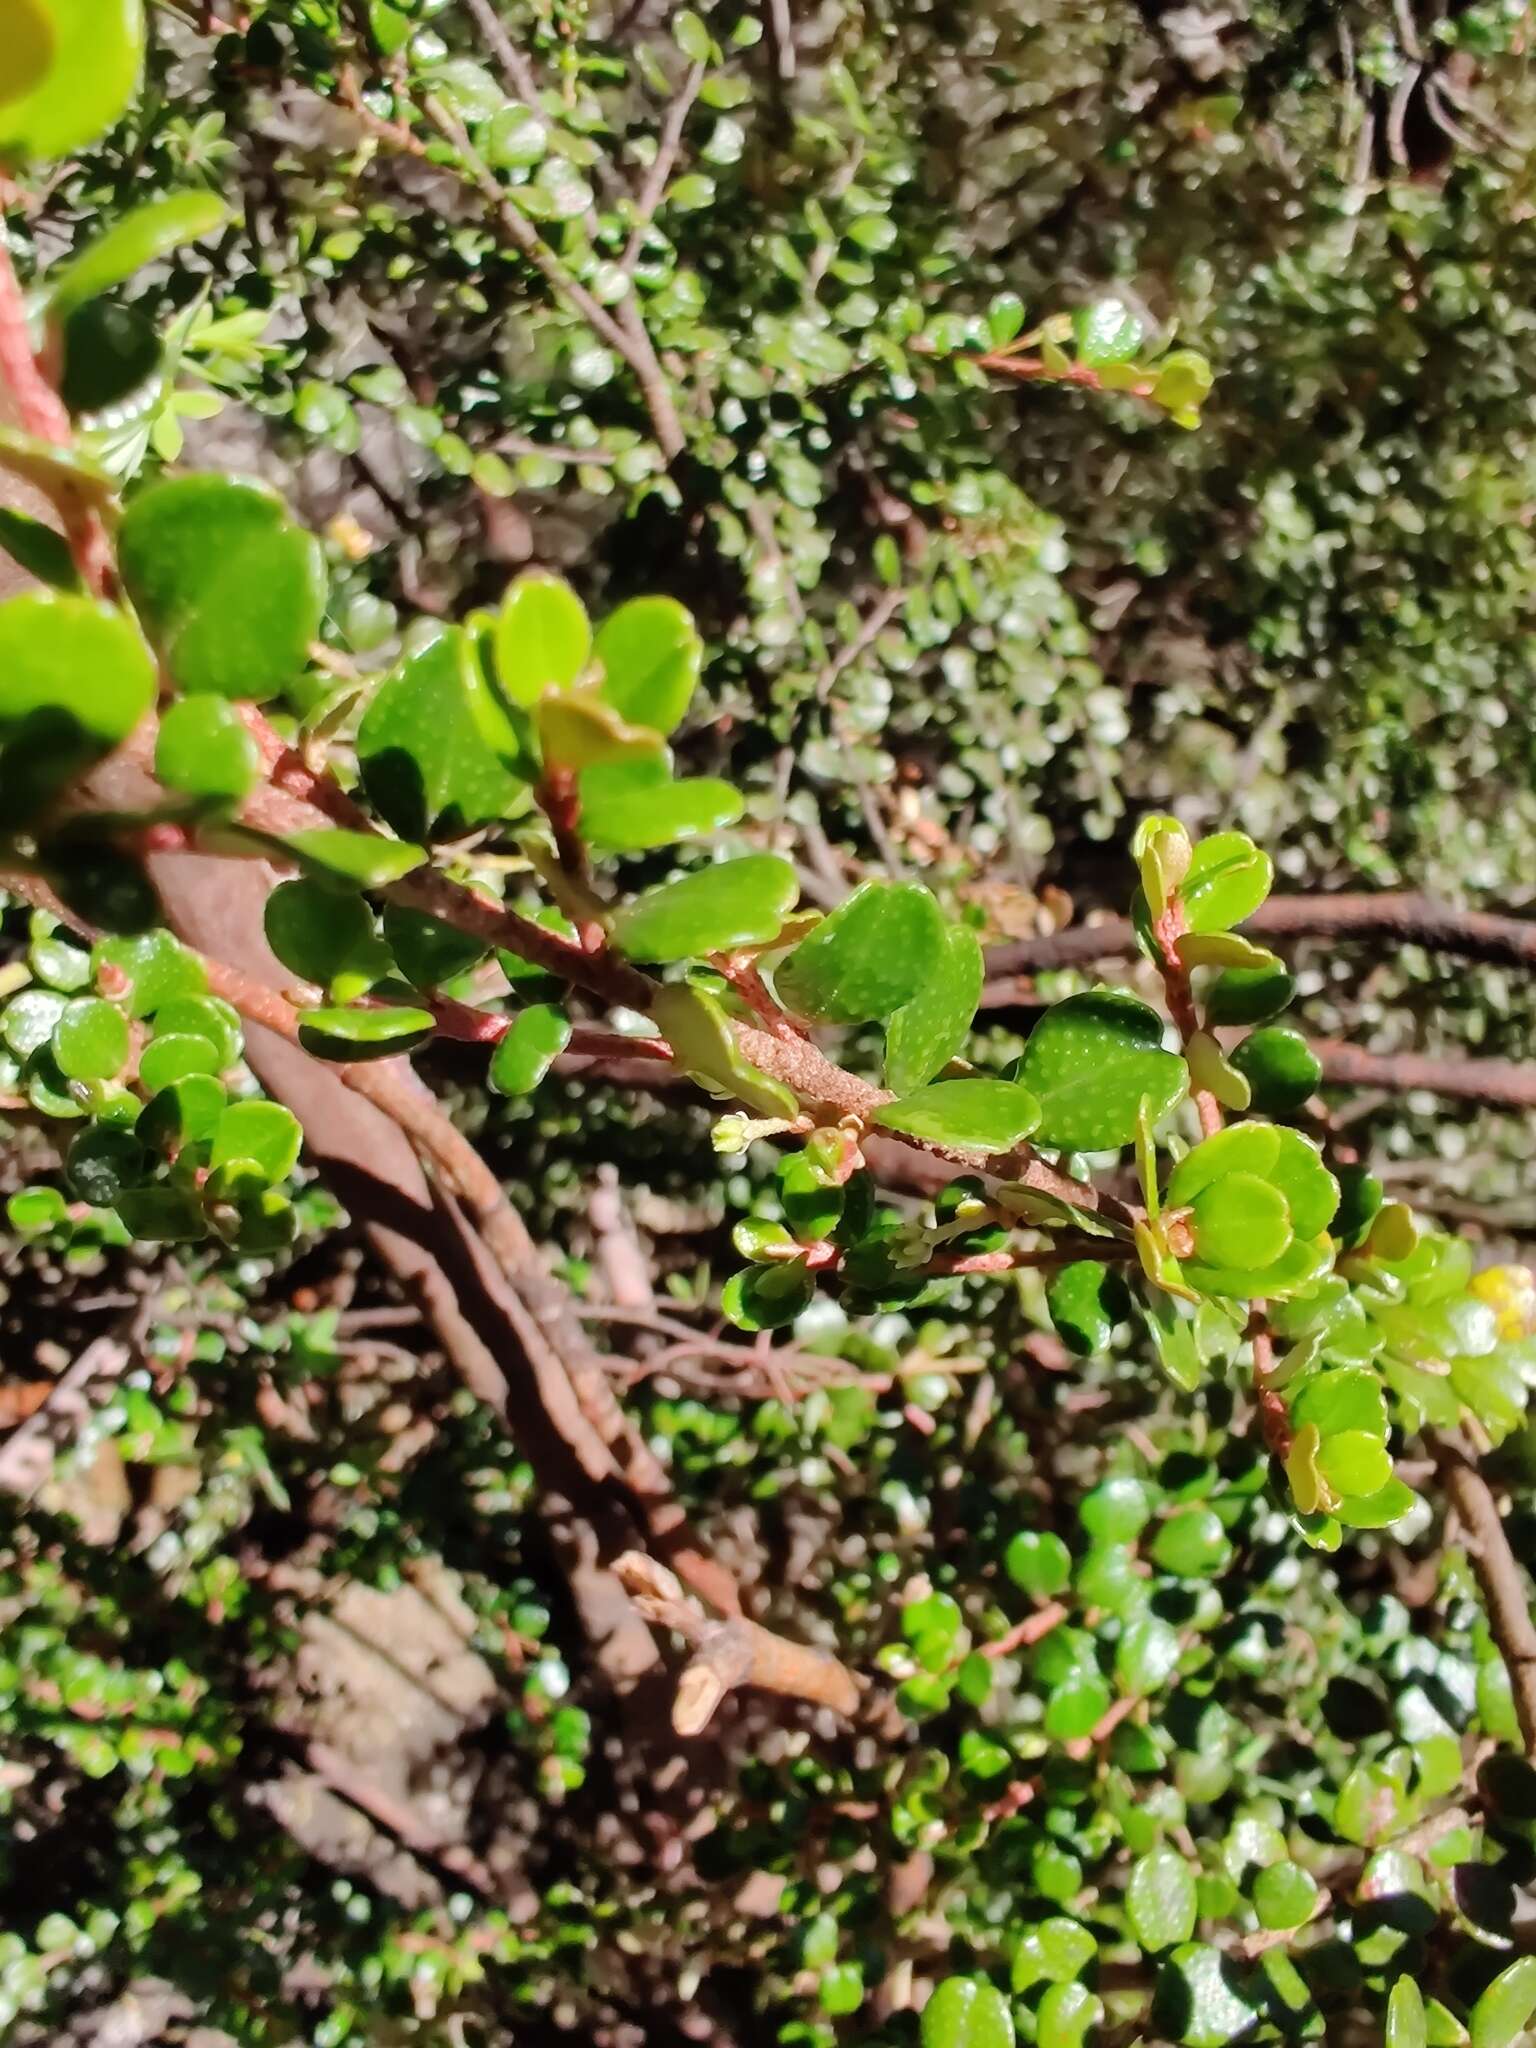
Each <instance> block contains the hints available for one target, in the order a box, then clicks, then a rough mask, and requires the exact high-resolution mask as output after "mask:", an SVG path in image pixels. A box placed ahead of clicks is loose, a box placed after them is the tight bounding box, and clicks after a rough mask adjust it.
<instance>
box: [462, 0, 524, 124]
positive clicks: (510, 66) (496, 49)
mask: <svg viewBox="0 0 1536 2048" xmlns="http://www.w3.org/2000/svg"><path fill="white" fill-rule="evenodd" d="M464 4H465V6H466V7H467V8H468V9H469V12H470V14H471V15H472V16H473V18H474V23H475V26H476V28H478V29H479V31H480V33H481V35H482V36H483V37H484V38H485V42H486V46H487V48H488V49H489V50H490V52H491V55H492V56H493V57H494V58H495V59H496V66H497V69H498V70H499V71H500V73H501V75H502V78H503V79H504V80H505V82H506V84H507V87H508V89H509V91H511V92H515V93H516V94H517V97H518V98H519V99H520V100H521V101H522V102H523V104H524V106H526V107H531V108H532V109H533V111H534V112H535V113H537V112H538V110H539V82H538V80H537V79H536V78H535V77H534V75H533V66H532V65H531V64H530V63H529V62H528V59H527V58H526V57H525V56H524V55H523V53H522V51H521V50H520V49H519V48H518V47H517V45H516V43H514V42H513V40H512V38H511V36H509V35H508V34H507V30H506V25H505V24H504V23H503V21H502V19H501V16H500V15H499V14H498V13H497V12H496V10H495V8H494V7H493V6H492V5H491V0H464Z"/></svg>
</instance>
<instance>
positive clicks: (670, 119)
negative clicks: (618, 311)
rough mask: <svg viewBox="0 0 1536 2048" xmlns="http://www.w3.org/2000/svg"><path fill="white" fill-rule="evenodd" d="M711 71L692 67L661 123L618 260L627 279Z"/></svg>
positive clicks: (636, 259) (704, 67) (638, 257)
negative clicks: (686, 127) (633, 219)
mask: <svg viewBox="0 0 1536 2048" xmlns="http://www.w3.org/2000/svg"><path fill="white" fill-rule="evenodd" d="M708 71H709V67H708V65H707V64H690V65H689V66H688V69H687V70H686V71H685V72H684V74H683V81H682V83H681V85H679V87H678V88H677V92H676V94H675V95H674V97H673V100H672V104H671V106H670V107H668V109H667V118H666V120H665V121H664V122H663V123H662V126H661V133H660V135H659V136H658V137H657V138H656V154H655V156H654V157H653V158H652V160H651V167H650V169H649V170H648V171H647V172H646V174H645V183H644V184H643V185H642V186H641V188H640V197H639V198H638V199H637V200H636V202H635V224H634V226H633V227H632V228H631V229H630V231H629V239H628V241H627V242H626V243H625V244H624V254H623V255H622V256H621V257H620V258H619V267H620V268H621V269H622V270H623V271H624V272H625V274H626V275H628V274H629V273H631V272H632V271H633V270H634V267H635V265H636V264H637V263H638V262H639V260H640V249H641V245H642V244H643V243H644V241H645V231H646V229H647V228H648V227H649V226H650V224H651V221H652V219H653V218H654V216H655V213H656V209H657V207H658V206H659V205H660V204H661V199H662V194H663V193H664V192H665V191H666V189H667V180H668V178H670V177H671V175H672V170H673V166H674V165H675V164H676V162H677V153H678V150H679V149H680V148H681V147H682V141H683V128H684V126H685V124H686V122H687V119H688V115H689V113H690V111H691V110H692V107H693V103H694V101H695V100H696V99H697V98H698V96H699V88H700V87H701V86H702V85H703V83H704V80H705V78H706V77H707V75H708ZM630 290H631V292H633V290H634V286H633V285H631V286H630Z"/></svg>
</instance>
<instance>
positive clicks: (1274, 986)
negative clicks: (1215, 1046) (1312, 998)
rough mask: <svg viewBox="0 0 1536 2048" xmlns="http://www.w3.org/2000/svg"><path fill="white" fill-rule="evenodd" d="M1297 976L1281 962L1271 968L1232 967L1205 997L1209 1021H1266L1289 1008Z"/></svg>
mask: <svg viewBox="0 0 1536 2048" xmlns="http://www.w3.org/2000/svg"><path fill="white" fill-rule="evenodd" d="M1295 994H1296V979H1295V976H1294V975H1292V974H1290V973H1289V972H1288V971H1287V970H1286V969H1285V968H1284V967H1282V966H1281V965H1280V963H1279V962H1278V961H1276V962H1275V963H1274V965H1273V966H1267V967H1228V968H1225V969H1224V970H1223V971H1222V973H1221V974H1219V975H1218V976H1217V977H1216V979H1215V981H1214V982H1212V984H1211V986H1210V988H1209V989H1208V990H1207V991H1206V996H1205V1017H1206V1022H1207V1023H1208V1024H1262V1023H1264V1022H1266V1021H1267V1020H1268V1019H1269V1018H1270V1017H1274V1016H1276V1015H1278V1014H1279V1012H1280V1011H1281V1010H1283V1009H1285V1008H1286V1007H1287V1005H1288V1004H1289V1003H1290V1002H1291V1000H1292V998H1293V997H1294V996H1295Z"/></svg>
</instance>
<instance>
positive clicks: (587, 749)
mask: <svg viewBox="0 0 1536 2048" xmlns="http://www.w3.org/2000/svg"><path fill="white" fill-rule="evenodd" d="M534 723H535V726H536V727H537V730H538V735H539V746H540V748H541V750H542V752H543V755H544V760H545V763H546V764H547V765H549V766H553V767H559V768H567V769H571V770H574V771H577V772H579V771H581V770H583V769H590V768H594V767H598V766H607V765H610V764H616V763H620V762H639V761H647V760H652V761H664V760H665V758H666V749H665V744H664V742H663V740H662V738H661V735H660V733H657V732H653V731H652V730H651V728H650V727H649V726H648V725H631V724H629V723H628V722H627V720H625V719H623V718H621V717H620V716H619V714H618V712H617V711H615V710H614V708H613V706H612V705H611V704H607V703H605V702H604V701H603V698H602V695H601V694H600V692H599V691H598V690H597V689H595V688H594V687H593V686H592V685H591V684H590V683H583V684H582V685H581V687H580V688H579V689H573V690H562V691H558V692H555V693H554V694H552V695H549V696H545V697H543V698H541V699H540V700H539V703H538V705H537V706H536V708H535V711H534Z"/></svg>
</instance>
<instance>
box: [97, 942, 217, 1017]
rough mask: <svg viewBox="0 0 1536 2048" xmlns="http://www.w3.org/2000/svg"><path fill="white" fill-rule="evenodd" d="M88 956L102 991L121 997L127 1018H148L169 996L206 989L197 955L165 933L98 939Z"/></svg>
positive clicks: (199, 993) (199, 992)
mask: <svg viewBox="0 0 1536 2048" xmlns="http://www.w3.org/2000/svg"><path fill="white" fill-rule="evenodd" d="M91 957H92V959H93V960H94V962H95V963H96V974H97V982H98V985H99V986H100V988H101V989H102V992H103V993H104V994H107V995H114V996H115V995H118V994H122V995H124V996H125V998H126V1000H127V1004H128V1014H129V1016H130V1017H148V1016H150V1015H151V1014H152V1013H153V1012H154V1011H155V1010H157V1009H158V1008H159V1007H160V1005H161V1004H162V1003H168V1002H169V1001H170V1000H171V999H172V997H174V996H188V995H201V994H203V992H204V991H205V990H206V989H207V986H208V978H207V976H206V975H205V974H204V972H203V969H202V964H201V962H200V961H199V960H198V959H197V957H196V955H195V954H192V953H189V952H188V950H187V948H186V947H185V946H183V945H181V944H180V943H179V941H178V940H176V939H175V938H174V937H173V936H172V935H171V933H170V932H167V931H154V932H144V933H141V934H138V935H135V936H133V937H131V938H107V939H98V940H97V942H96V946H95V949H94V951H93V953H92V955H91Z"/></svg>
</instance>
